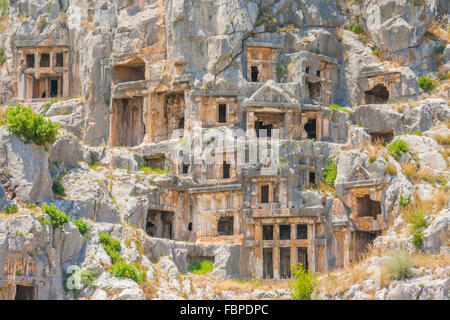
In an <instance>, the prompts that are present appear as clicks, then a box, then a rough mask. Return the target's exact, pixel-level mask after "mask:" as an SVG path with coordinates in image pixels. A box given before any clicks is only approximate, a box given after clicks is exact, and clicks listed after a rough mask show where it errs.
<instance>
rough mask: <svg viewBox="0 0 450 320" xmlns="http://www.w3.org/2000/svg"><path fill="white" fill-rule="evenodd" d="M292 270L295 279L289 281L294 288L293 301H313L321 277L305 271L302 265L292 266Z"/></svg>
mask: <svg viewBox="0 0 450 320" xmlns="http://www.w3.org/2000/svg"><path fill="white" fill-rule="evenodd" d="M291 270H292V271H291V272H292V274H293V279H292V280H289V285H290V287H291V288H292V293H291V297H292V299H293V300H311V294H312V293H313V291H314V286H315V285H316V283H317V278H318V276H319V275H318V274H317V273H315V272H312V271H311V270H305V269H304V268H303V265H302V264H301V263H299V264H298V266H292V267H291Z"/></svg>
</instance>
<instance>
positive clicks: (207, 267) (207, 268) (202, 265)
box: [188, 261, 214, 274]
mask: <svg viewBox="0 0 450 320" xmlns="http://www.w3.org/2000/svg"><path fill="white" fill-rule="evenodd" d="M213 269H214V266H213V263H212V262H211V261H202V262H196V263H192V264H190V265H189V266H188V270H189V272H191V273H195V274H205V273H209V272H211V271H213Z"/></svg>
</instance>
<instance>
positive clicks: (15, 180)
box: [0, 127, 53, 203]
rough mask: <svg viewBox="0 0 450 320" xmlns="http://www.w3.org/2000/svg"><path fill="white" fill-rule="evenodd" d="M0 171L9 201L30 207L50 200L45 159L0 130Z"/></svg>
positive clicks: (40, 152)
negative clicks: (13, 199) (20, 202)
mask: <svg viewBox="0 0 450 320" xmlns="http://www.w3.org/2000/svg"><path fill="white" fill-rule="evenodd" d="M0 150H1V152H0V170H1V172H2V174H3V176H4V177H7V179H5V180H6V181H2V183H3V187H4V188H5V189H6V190H7V194H9V198H15V199H17V200H20V201H23V202H29V203H33V202H36V201H45V200H49V199H52V197H53V193H52V191H51V187H52V181H51V178H50V173H49V170H48V155H47V153H46V152H45V151H44V148H43V147H40V146H37V145H35V144H25V143H24V141H23V140H22V139H21V138H19V137H17V136H15V135H13V134H11V133H9V132H7V131H6V128H5V127H0Z"/></svg>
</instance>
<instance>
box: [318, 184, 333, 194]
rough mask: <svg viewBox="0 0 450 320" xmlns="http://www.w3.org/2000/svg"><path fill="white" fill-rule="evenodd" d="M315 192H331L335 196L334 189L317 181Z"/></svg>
mask: <svg viewBox="0 0 450 320" xmlns="http://www.w3.org/2000/svg"><path fill="white" fill-rule="evenodd" d="M317 190H318V191H320V192H323V193H325V192H331V193H333V194H334V195H336V189H335V188H333V187H332V186H330V185H329V184H326V183H325V182H323V181H319V184H318V185H317Z"/></svg>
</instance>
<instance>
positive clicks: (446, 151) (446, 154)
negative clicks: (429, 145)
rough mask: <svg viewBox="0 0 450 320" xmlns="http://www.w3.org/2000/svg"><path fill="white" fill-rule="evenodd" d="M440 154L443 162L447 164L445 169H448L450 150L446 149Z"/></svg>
mask: <svg viewBox="0 0 450 320" xmlns="http://www.w3.org/2000/svg"><path fill="white" fill-rule="evenodd" d="M441 154H442V156H443V157H444V160H445V162H446V163H447V167H450V159H449V158H450V149H448V148H446V149H445V150H444V151H441Z"/></svg>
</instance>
